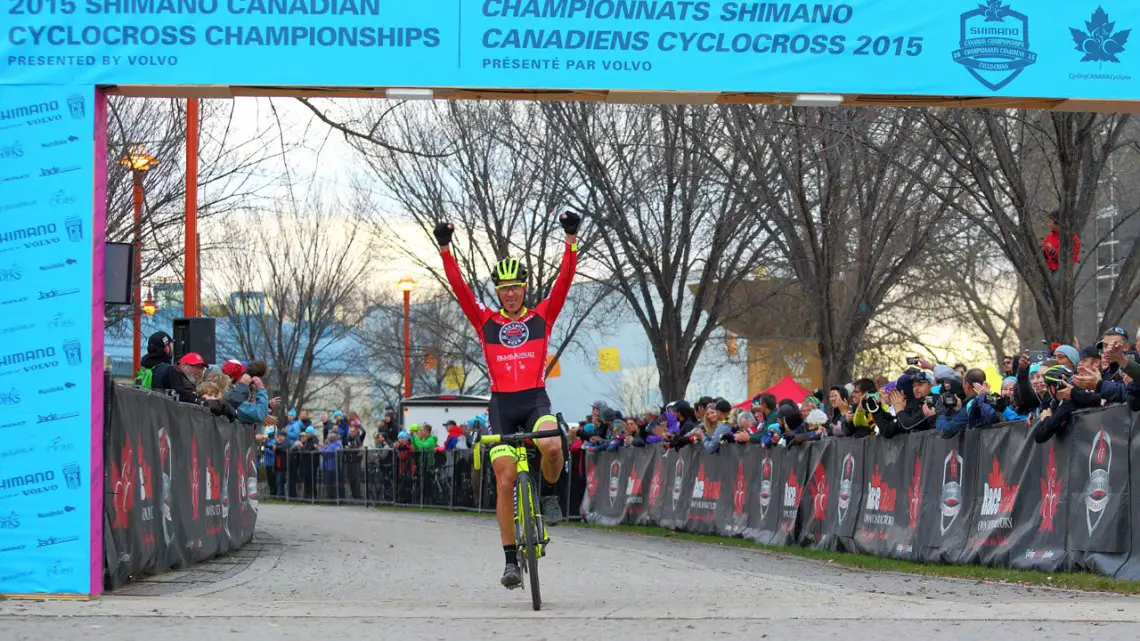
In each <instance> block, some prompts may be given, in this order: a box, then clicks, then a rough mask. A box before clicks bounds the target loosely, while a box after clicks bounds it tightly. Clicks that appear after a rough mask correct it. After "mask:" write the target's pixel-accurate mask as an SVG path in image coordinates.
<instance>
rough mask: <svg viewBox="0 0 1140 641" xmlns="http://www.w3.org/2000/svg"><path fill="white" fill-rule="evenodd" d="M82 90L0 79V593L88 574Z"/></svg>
mask: <svg viewBox="0 0 1140 641" xmlns="http://www.w3.org/2000/svg"><path fill="white" fill-rule="evenodd" d="M93 96H94V92H93V91H92V90H91V89H90V88H86V87H79V88H76V87H66V86H64V87H51V86H31V87H5V88H0V593H27V592H70V593H87V592H89V589H90V586H91V571H92V570H91V563H92V558H91V553H90V545H91V540H92V536H91V530H92V525H91V514H92V511H91V492H92V484H91V481H90V479H91V474H92V469H91V461H92V448H91V440H92V439H91V434H92V427H91V426H92V392H93V389H92V388H93V385H92V376H91V374H92V366H93V361H92V352H93V346H92V331H91V324H92V318H91V310H92V300H93V298H94V296H93V292H92V264H93V258H92V254H93V244H92V207H91V189H92V185H93V175H92V160H93V155H94V149H93V147H94V145H93V135H92V132H93V129H94V111H93V107H94V105H93ZM96 320H98V321H100V322H101V320H102V319H101V318H100V319H96ZM96 367H97V365H96ZM99 562H100V559H98V558H96V559H95V563H96V565H98V564H99Z"/></svg>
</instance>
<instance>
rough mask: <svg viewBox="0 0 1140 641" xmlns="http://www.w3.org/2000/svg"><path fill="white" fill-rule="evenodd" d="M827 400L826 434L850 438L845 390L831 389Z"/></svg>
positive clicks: (840, 388) (850, 427) (850, 426)
mask: <svg viewBox="0 0 1140 641" xmlns="http://www.w3.org/2000/svg"><path fill="white" fill-rule="evenodd" d="M827 400H828V405H830V407H831V422H830V424H829V425H828V433H829V434H831V435H832V436H851V430H852V428H853V427H854V426H853V425H851V423H850V422H849V421H848V420H847V416H848V415H849V414H850V413H851V405H849V404H848V403H847V389H846V388H843V387H833V388H831V390H830V391H829V392H828V395H827ZM761 425H763V423H761Z"/></svg>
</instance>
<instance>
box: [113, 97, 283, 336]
mask: <svg viewBox="0 0 1140 641" xmlns="http://www.w3.org/2000/svg"><path fill="white" fill-rule="evenodd" d="M199 118H200V137H199V160H198V163H199V165H198V166H199V175H198V186H199V199H198V218H199V220H201V221H203V222H207V221H208V220H209V219H210V218H212V217H214V216H221V215H226V214H232V213H234V212H236V211H238V210H239V209H240V208H243V207H248V206H249V205H250V204H251V201H252V199H254V198H255V197H256V196H257V194H258V193H259V192H260V191H261V189H262V188H263V187H264V186H265V184H266V181H265V179H264V178H263V177H261V176H260V175H259V171H260V170H261V169H262V168H263V167H264V165H265V163H266V162H267V161H271V160H273V159H275V158H277V157H280V156H281V155H282V154H283V153H285V151H286V149H287V146H286V145H285V143H283V142H282V141H281V140H280V138H279V136H278V135H277V132H275V131H274V130H273V129H272V127H271V126H269V125H262V124H259V125H258V126H256V127H255V128H254V129H253V130H248V129H246V130H244V131H240V132H239V129H241V128H240V127H238V123H236V122H235V120H234V103H233V102H232V101H218V100H203V101H202V102H201V108H200V110H199ZM136 145H141V147H143V148H145V149H146V151H147V153H149V154H150V155H151V156H154V157H155V158H156V159H157V160H158V164H157V165H155V166H154V168H152V169H151V170H150V171H148V172H146V174H145V177H144V178H143V187H144V188H143V196H144V205H143V210H142V216H141V236H142V244H143V253H142V280H143V281H146V280H150V279H153V278H155V277H156V276H158V275H160V274H162V273H164V272H166V271H168V270H170V269H171V268H173V267H177V266H179V263H180V261H181V260H182V259H183V254H184V249H185V243H184V239H185V235H184V223H185V218H186V216H185V214H186V208H185V201H186V171H185V169H186V168H185V159H186V109H185V101H182V100H170V99H160V98H123V97H121V96H111V97H110V99H109V100H108V118H107V167H106V172H107V196H106V207H107V223H106V235H107V240H108V241H110V242H131V241H132V240H133V238H134V209H133V202H134V200H133V199H134V195H133V191H134V190H133V180H132V176H131V170H130V169H129V168H128V167H127V166H125V165H124V164H122V163H121V162H120V161H121V160H122V159H123V158H124V156H126V155H127V154H128V153H132V152H133V151H134V149H135V146H136ZM202 249H203V251H208V250H209V247H203V248H202ZM129 316H130V309H129V307H126V308H121V309H118V310H111V311H110V312H109V313H108V316H107V321H108V323H109V324H114V323H116V322H119V321H121V320H122V319H123V318H127V317H129Z"/></svg>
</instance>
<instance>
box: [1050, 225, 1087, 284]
mask: <svg viewBox="0 0 1140 641" xmlns="http://www.w3.org/2000/svg"><path fill="white" fill-rule="evenodd" d="M1057 215H1058V212H1053V213H1052V214H1049V233H1048V234H1047V235H1046V236H1045V238H1043V239H1041V253H1042V254H1044V255H1045V264H1046V265H1048V267H1049V271H1051V272H1053V275H1054V277H1056V274H1057V270H1058V269H1060V268H1061V263H1060V260H1059V257H1060V255H1061V225H1060V222H1059V221H1058V218H1057ZM1080 257H1081V239H1080V237H1079V236H1077V235H1076V234H1073V264H1074V265H1076V264H1077V262H1079V261H1080Z"/></svg>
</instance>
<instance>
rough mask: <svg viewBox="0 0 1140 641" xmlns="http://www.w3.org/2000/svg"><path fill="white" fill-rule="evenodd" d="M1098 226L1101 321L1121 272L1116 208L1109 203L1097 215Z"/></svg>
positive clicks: (1098, 310) (1098, 304) (1099, 316)
mask: <svg viewBox="0 0 1140 641" xmlns="http://www.w3.org/2000/svg"><path fill="white" fill-rule="evenodd" d="M1096 227H1097V241H1098V242H1099V243H1100V244H1099V246H1098V247H1097V249H1096V319H1097V322H1098V323H1099V322H1101V321H1103V320H1104V313H1105V311H1106V310H1107V309H1108V299H1109V297H1110V296H1112V289H1113V287H1114V286H1115V285H1116V279H1117V277H1118V276H1119V273H1120V272H1119V270H1120V265H1119V263H1118V262H1117V244H1118V241H1117V240H1116V208H1115V207H1113V206H1111V205H1109V206H1106V207H1104V208H1103V209H1101V210H1100V212H1099V213H1098V214H1097V217H1096Z"/></svg>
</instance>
